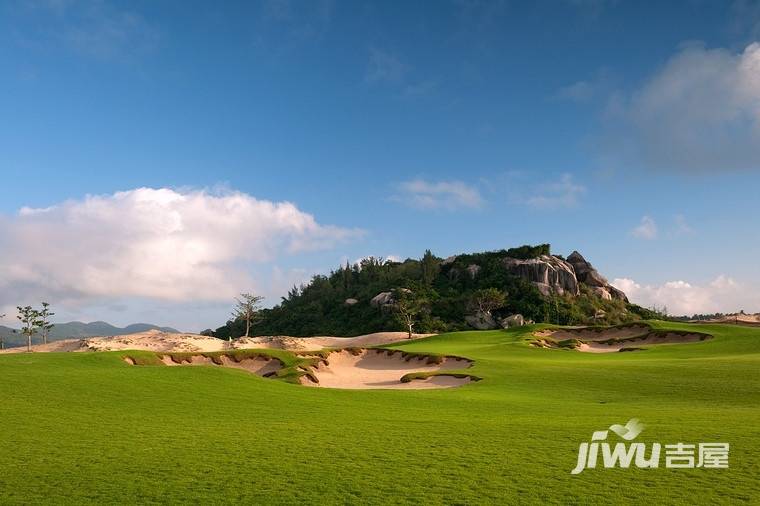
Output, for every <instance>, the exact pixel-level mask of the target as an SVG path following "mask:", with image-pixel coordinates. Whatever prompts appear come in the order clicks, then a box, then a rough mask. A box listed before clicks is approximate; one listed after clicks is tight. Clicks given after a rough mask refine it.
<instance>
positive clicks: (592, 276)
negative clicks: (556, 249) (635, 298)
mask: <svg viewBox="0 0 760 506" xmlns="http://www.w3.org/2000/svg"><path fill="white" fill-rule="evenodd" d="M504 266H505V268H506V269H507V271H509V272H510V273H511V274H513V275H515V276H519V277H521V278H524V279H526V280H528V281H530V282H531V283H533V284H534V285H535V286H536V288H538V290H539V291H540V292H541V293H542V294H543V295H544V296H549V295H551V294H552V293H556V294H558V295H564V294H568V295H573V296H577V295H579V294H580V286H581V285H586V286H588V287H589V288H591V290H592V291H593V292H594V293H595V294H596V295H597V296H599V297H600V298H602V299H604V300H612V299H618V300H622V301H625V302H628V298H627V297H626V295H625V293H623V292H622V291H620V290H618V289H617V288H615V287H614V286H612V285H610V284H609V282H608V281H607V280H606V279H605V278H604V276H602V275H601V274H599V272H598V271H597V270H596V269H594V267H593V266H592V265H591V264H590V263H589V262H588V261H587V260H586V259H585V258H583V255H581V254H580V253H578V252H577V251H573V252H572V254H571V255H570V256H569V257H567V260H565V259H562V258H560V257H558V256H554V255H541V256H539V257H537V258H529V259H527V260H521V259H518V258H505V259H504Z"/></svg>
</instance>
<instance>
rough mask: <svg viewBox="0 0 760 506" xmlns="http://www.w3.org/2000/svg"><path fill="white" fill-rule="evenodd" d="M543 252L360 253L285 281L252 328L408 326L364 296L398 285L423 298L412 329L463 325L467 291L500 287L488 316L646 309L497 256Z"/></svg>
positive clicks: (616, 315) (626, 316)
mask: <svg viewBox="0 0 760 506" xmlns="http://www.w3.org/2000/svg"><path fill="white" fill-rule="evenodd" d="M549 254H550V246H549V245H548V244H541V245H538V246H521V247H519V248H512V249H509V250H500V251H491V252H483V253H473V254H464V255H458V256H456V257H452V258H449V259H446V260H444V259H442V258H439V257H436V256H435V255H433V254H432V253H431V252H430V251H429V250H428V251H426V252H425V254H424V255H423V256H422V258H420V259H411V258H409V259H406V260H404V261H403V262H394V261H390V260H386V259H383V258H375V257H369V258H365V259H363V260H362V261H361V262H359V263H357V264H354V265H350V264H348V263H347V264H346V265H344V266H341V267H340V268H338V269H337V270H334V271H332V272H330V274H329V275H316V276H314V277H313V278H312V279H311V281H310V282H309V283H307V284H305V285H302V286H297V287H293V288H292V289H291V290H290V291H289V292H288V294H287V296H285V297H283V298H282V301H281V303H280V304H279V305H277V306H275V307H273V308H271V309H264V310H262V311H261V313H260V316H261V319H260V321H259V322H257V323H256V325H255V326H254V328H253V333H254V334H256V335H289V336H315V335H338V336H352V335H360V334H367V333H371V332H379V331H386V330H408V329H406V328H404V327H403V325H402V324H401V323H400V322H399V319H398V317H397V315H396V314H394V312H393V311H392V310H389V308H388V307H383V305H373V304H371V302H370V301H371V300H372V298H373V297H375V296H376V295H378V294H380V293H383V292H393V291H395V290H399V289H407V290H410V291H411V292H412V293H414V294H415V295H417V296H418V297H420V298H421V299H424V300H425V301H426V304H428V305H429V307H428V309H429V310H428V311H425V312H420V314H419V315H418V321H417V322H416V323H415V325H414V330H415V332H445V331H453V330H465V329H468V328H469V327H468V325H467V323H466V322H465V316H467V315H468V314H471V312H472V299H473V296H474V294H476V292H478V291H479V290H486V289H492V288H495V289H498V290H499V291H500V292H503V293H506V301H505V302H504V304H503V305H500V307H499V308H498V309H496V310H494V311H493V312H494V316H495V317H504V316H508V315H511V314H516V313H519V314H522V315H523V316H524V317H525V318H526V319H531V320H534V321H536V322H550V323H557V324H563V325H570V324H588V323H595V322H596V318H598V317H599V314H600V311H601V312H603V313H604V315H605V316H604V318H605V320H604V322H605V323H622V322H626V321H632V320H635V319H640V318H641V317H642V316H646V315H644V314H643V312H644V311H645V310H643V309H642V308H639V307H638V306H634V305H631V304H627V303H625V302H623V301H619V300H611V301H610V300H602V299H600V298H599V297H597V296H595V295H594V294H593V293H592V292H591V291H590V290H587V289H585V288H583V289H582V290H581V295H580V296H578V297H572V296H559V295H553V296H550V297H544V296H542V295H541V293H540V292H539V291H538V289H537V288H536V287H535V286H534V285H533V284H532V283H530V282H529V281H527V280H525V279H523V278H520V277H517V276H514V275H511V274H509V273H508V272H507V271H506V270H505V269H504V266H503V259H504V258H505V257H512V258H519V259H523V260H524V259H529V258H536V257H538V256H540V255H549ZM473 265H476V266H478V269H477V271H476V272H473V271H472V268H471V266H473ZM468 268H469V270H468ZM350 299H354V300H353V301H352V300H350ZM354 301H356V302H354ZM244 333H245V322H243V321H242V320H239V319H238V320H231V321H229V322H227V324H226V325H224V326H222V327H220V328H218V329H217V330H216V331H215V335H216V336H217V337H219V338H221V339H228V338H237V337H240V336H242V335H243V334H244Z"/></svg>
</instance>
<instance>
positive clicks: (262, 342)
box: [0, 330, 434, 353]
mask: <svg viewBox="0 0 760 506" xmlns="http://www.w3.org/2000/svg"><path fill="white" fill-rule="evenodd" d="M431 335H434V334H412V339H421V338H424V337H429V336H431ZM406 340H408V335H407V333H406V332H376V333H374V334H366V335H361V336H356V337H333V336H318V337H290V336H259V337H243V338H240V339H234V340H232V341H224V340H222V339H217V338H215V337H209V336H202V335H199V334H191V333H171V332H162V331H160V330H149V331H146V332H138V333H136V334H127V335H123V336H103V337H88V338H84V339H63V340H60V341H54V342H52V343H48V344H45V345H41V344H38V345H34V346H32V351H34V352H85V351H121V350H144V351H155V352H164V353H174V352H201V353H203V352H213V351H227V350H238V349H255V348H266V349H283V350H306V351H309V350H310V351H316V350H321V349H324V348H348V347H370V346H381V345H385V344H391V343H395V342H399V341H406ZM25 351H26V347H25V346H24V347H18V348H8V349H6V350H0V353H22V352H25Z"/></svg>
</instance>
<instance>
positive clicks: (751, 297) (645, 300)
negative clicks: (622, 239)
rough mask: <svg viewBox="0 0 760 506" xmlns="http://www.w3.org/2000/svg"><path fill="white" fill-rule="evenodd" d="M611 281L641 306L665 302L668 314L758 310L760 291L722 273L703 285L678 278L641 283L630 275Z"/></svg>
mask: <svg viewBox="0 0 760 506" xmlns="http://www.w3.org/2000/svg"><path fill="white" fill-rule="evenodd" d="M612 285H613V286H614V287H616V288H618V289H620V290H623V291H624V292H625V293H626V295H628V298H629V299H630V300H631V302H633V303H635V304H639V305H640V306H644V307H652V306H657V307H662V306H665V307H667V310H668V313H669V314H671V315H679V316H680V315H688V316H691V315H694V314H710V313H716V312H724V313H726V312H729V313H733V312H736V311H739V310H740V309H745V310H746V311H748V312H756V311H760V292H759V291H757V290H756V289H753V288H752V287H748V286H744V285H742V284H741V283H739V282H737V281H735V280H734V279H732V278H730V277H727V276H725V275H720V276H718V277H716V278H715V279H713V280H712V281H710V282H709V283H707V284H704V285H698V284H693V283H689V282H686V281H682V280H677V281H668V282H667V283H664V284H661V285H641V284H639V283H637V282H636V281H634V280H633V279H630V278H617V279H615V280H613V281H612ZM753 290H754V291H753ZM746 304H750V307H747V306H746Z"/></svg>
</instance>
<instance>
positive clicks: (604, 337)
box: [531, 325, 712, 353]
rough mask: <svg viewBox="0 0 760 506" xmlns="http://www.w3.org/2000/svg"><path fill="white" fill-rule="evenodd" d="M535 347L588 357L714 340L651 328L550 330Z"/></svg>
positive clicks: (544, 333)
mask: <svg viewBox="0 0 760 506" xmlns="http://www.w3.org/2000/svg"><path fill="white" fill-rule="evenodd" d="M534 335H535V336H537V337H538V339H536V340H535V341H533V342H532V343H531V344H532V345H533V346H536V347H539V348H565V349H572V350H576V351H581V352H585V353H613V352H620V351H622V352H627V351H636V350H638V349H640V347H641V346H652V345H656V346H659V345H666V344H687V343H697V342H700V341H705V340H707V339H711V338H712V336H710V335H708V334H701V333H699V332H666V331H657V330H653V329H652V328H650V327H648V326H643V325H641V326H639V325H636V326H628V327H610V328H609V329H601V330H600V329H599V328H596V327H594V328H587V329H584V328H577V329H556V330H555V329H546V330H543V331H541V332H536V333H535V334H534Z"/></svg>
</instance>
